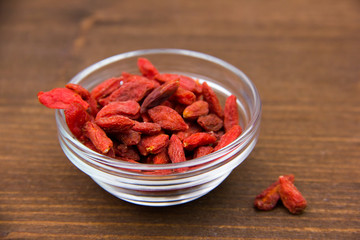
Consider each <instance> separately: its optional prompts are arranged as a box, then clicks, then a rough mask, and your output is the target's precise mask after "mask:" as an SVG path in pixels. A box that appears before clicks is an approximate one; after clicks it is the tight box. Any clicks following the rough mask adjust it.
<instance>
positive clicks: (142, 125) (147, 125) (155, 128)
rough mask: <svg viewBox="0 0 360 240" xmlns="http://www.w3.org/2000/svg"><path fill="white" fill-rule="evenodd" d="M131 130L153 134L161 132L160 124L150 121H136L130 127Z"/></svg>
mask: <svg viewBox="0 0 360 240" xmlns="http://www.w3.org/2000/svg"><path fill="white" fill-rule="evenodd" d="M132 130H134V131H137V132H140V133H142V134H148V135H154V134H158V133H160V132H161V126H160V125H159V124H157V123H152V122H137V121H135V125H134V126H133V127H132Z"/></svg>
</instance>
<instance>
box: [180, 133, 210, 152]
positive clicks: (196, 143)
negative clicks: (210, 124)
mask: <svg viewBox="0 0 360 240" xmlns="http://www.w3.org/2000/svg"><path fill="white" fill-rule="evenodd" d="M215 141H216V137H215V136H214V135H212V134H209V133H205V132H199V133H194V134H192V135H191V136H189V137H187V138H185V139H184V141H183V145H184V148H185V149H186V150H190V151H191V150H193V149H195V148H197V147H200V146H204V145H209V144H212V143H214V142H215Z"/></svg>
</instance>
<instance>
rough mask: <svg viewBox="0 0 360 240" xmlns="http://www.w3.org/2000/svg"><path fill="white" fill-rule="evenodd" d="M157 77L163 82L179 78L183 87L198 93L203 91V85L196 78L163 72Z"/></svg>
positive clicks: (156, 77)
mask: <svg viewBox="0 0 360 240" xmlns="http://www.w3.org/2000/svg"><path fill="white" fill-rule="evenodd" d="M155 79H156V80H158V81H159V82H162V83H164V82H168V81H172V80H175V79H179V80H180V87H182V88H183V89H186V90H189V91H191V92H193V93H195V94H197V95H198V94H200V93H201V92H202V87H201V85H200V84H199V83H198V82H197V81H196V80H194V79H193V78H191V77H188V76H184V75H180V74H173V73H162V74H158V75H156V76H155Z"/></svg>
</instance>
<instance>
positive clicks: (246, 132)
mask: <svg viewBox="0 0 360 240" xmlns="http://www.w3.org/2000/svg"><path fill="white" fill-rule="evenodd" d="M151 54H174V55H183V56H188V57H194V58H198V59H202V60H205V61H209V62H213V63H216V64H218V65H221V66H222V67H224V68H226V69H228V70H230V71H231V72H233V73H234V74H235V75H237V76H239V77H240V79H241V80H242V81H243V82H244V83H245V84H246V86H247V87H249V89H250V90H251V93H252V97H253V100H254V112H253V114H252V115H251V116H250V121H249V123H248V125H247V127H246V128H245V129H243V132H242V133H241V135H240V136H239V137H238V138H237V139H236V140H234V141H233V142H232V143H230V144H228V145H227V146H225V147H224V148H222V149H220V150H218V151H216V152H213V153H210V154H208V155H206V156H203V157H200V158H196V159H191V160H189V161H185V162H180V163H169V164H159V165H157V164H146V163H141V164H139V163H132V162H126V161H119V160H118V159H114V158H111V157H108V156H105V155H102V154H100V153H98V152H95V151H93V150H91V149H90V148H88V147H86V146H85V145H83V144H82V143H81V142H80V141H79V140H77V139H76V138H75V137H74V136H73V135H72V133H71V132H70V130H69V128H68V127H67V124H66V121H65V116H64V111H63V110H62V109H56V111H55V118H56V121H57V123H58V128H59V125H60V126H62V128H63V129H64V130H65V133H64V136H65V137H66V138H67V139H68V140H70V141H71V142H72V143H73V144H76V145H77V146H78V147H80V148H81V149H82V150H84V151H89V152H91V153H92V154H93V155H94V156H95V157H97V158H98V159H102V160H103V161H104V163H105V164H107V165H110V166H113V167H122V168H125V169H126V168H128V169H134V170H162V169H174V168H186V167H193V166H197V165H201V164H204V163H207V162H209V161H213V160H217V159H221V158H222V156H223V155H224V153H228V152H229V151H230V150H231V149H233V148H234V147H235V146H237V145H239V144H246V143H248V142H249V141H250V140H251V136H252V135H253V134H254V131H255V130H256V128H257V127H258V126H257V124H258V123H259V121H260V118H261V108H262V106H261V100H260V95H259V93H258V90H257V89H256V87H255V85H254V83H253V82H252V81H251V80H250V79H249V78H248V76H247V75H246V74H245V73H243V72H242V71H241V70H240V69H238V68H237V67H235V66H234V65H232V64H230V63H228V62H226V61H224V60H222V59H220V58H217V57H214V56H211V55H208V54H206V53H201V52H197V51H193V50H185V49H176V48H155V49H140V50H134V51H129V52H125V53H120V54H116V55H113V56H110V57H107V58H105V59H103V60H100V61H98V62H95V63H93V64H92V65H90V66H88V67H86V68H85V69H83V70H81V71H80V72H79V73H77V74H76V75H75V76H74V77H73V78H72V79H71V80H70V81H69V83H78V82H79V81H81V80H82V79H83V78H85V77H87V76H88V75H90V74H92V73H93V72H94V71H96V70H99V69H101V68H102V67H104V66H106V65H108V64H111V63H113V62H117V61H120V60H122V59H126V58H131V57H136V56H138V57H140V56H146V55H151ZM79 143H80V144H79ZM214 162H218V161H214ZM214 164H215V163H214ZM214 164H211V165H214ZM134 174H136V173H134ZM140 175H143V174H140Z"/></svg>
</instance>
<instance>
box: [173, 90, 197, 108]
mask: <svg viewBox="0 0 360 240" xmlns="http://www.w3.org/2000/svg"><path fill="white" fill-rule="evenodd" d="M174 98H175V99H176V101H177V102H178V103H180V104H183V105H186V106H188V105H190V104H192V103H193V102H195V101H196V96H195V94H194V93H193V92H191V91H189V90H186V89H184V88H182V87H179V88H178V89H177V90H176V92H175V93H174Z"/></svg>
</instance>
